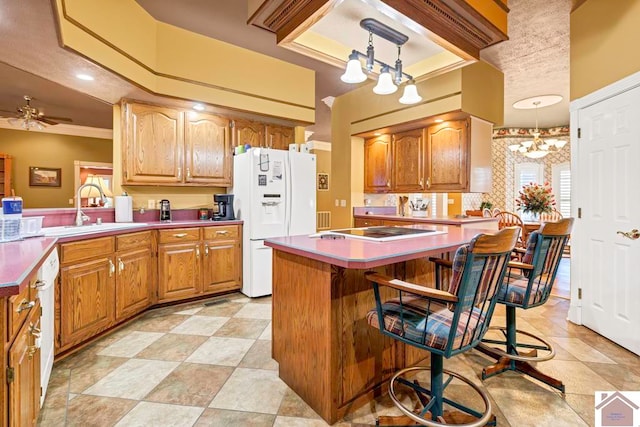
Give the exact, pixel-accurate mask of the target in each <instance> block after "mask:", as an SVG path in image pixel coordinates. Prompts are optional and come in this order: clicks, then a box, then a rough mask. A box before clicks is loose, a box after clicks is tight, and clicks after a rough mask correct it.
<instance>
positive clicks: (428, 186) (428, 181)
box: [427, 177, 431, 188]
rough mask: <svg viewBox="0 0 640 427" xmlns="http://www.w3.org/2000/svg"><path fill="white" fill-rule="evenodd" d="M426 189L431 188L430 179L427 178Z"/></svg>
mask: <svg viewBox="0 0 640 427" xmlns="http://www.w3.org/2000/svg"><path fill="white" fill-rule="evenodd" d="M427 188H431V177H427Z"/></svg>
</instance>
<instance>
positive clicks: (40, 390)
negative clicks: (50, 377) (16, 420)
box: [40, 387, 42, 397]
mask: <svg viewBox="0 0 640 427" xmlns="http://www.w3.org/2000/svg"><path fill="white" fill-rule="evenodd" d="M40 397H42V387H40Z"/></svg>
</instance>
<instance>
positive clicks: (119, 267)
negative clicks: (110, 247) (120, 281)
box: [118, 258, 124, 273]
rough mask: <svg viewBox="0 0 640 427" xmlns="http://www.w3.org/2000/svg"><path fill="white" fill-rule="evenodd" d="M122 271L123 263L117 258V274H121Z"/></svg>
mask: <svg viewBox="0 0 640 427" xmlns="http://www.w3.org/2000/svg"><path fill="white" fill-rule="evenodd" d="M123 270H124V262H122V258H118V273H121V272H122V271H123Z"/></svg>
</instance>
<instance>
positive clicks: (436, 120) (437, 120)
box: [434, 119, 444, 123]
mask: <svg viewBox="0 0 640 427" xmlns="http://www.w3.org/2000/svg"><path fill="white" fill-rule="evenodd" d="M434 121H435V122H436V123H442V122H444V120H442V119H435V120H434Z"/></svg>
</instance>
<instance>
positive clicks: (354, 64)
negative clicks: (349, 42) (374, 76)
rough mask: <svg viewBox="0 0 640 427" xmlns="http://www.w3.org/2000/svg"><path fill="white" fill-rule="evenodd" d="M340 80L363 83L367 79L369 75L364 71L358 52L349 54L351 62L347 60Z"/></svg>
mask: <svg viewBox="0 0 640 427" xmlns="http://www.w3.org/2000/svg"><path fill="white" fill-rule="evenodd" d="M340 80H342V81H343V82H345V83H351V84H353V83H362V82H363V81H365V80H367V75H366V74H365V73H363V72H362V64H360V60H359V59H358V54H357V53H355V52H354V53H352V54H351V55H349V62H347V68H346V69H345V71H344V74H343V75H341V76H340Z"/></svg>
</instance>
